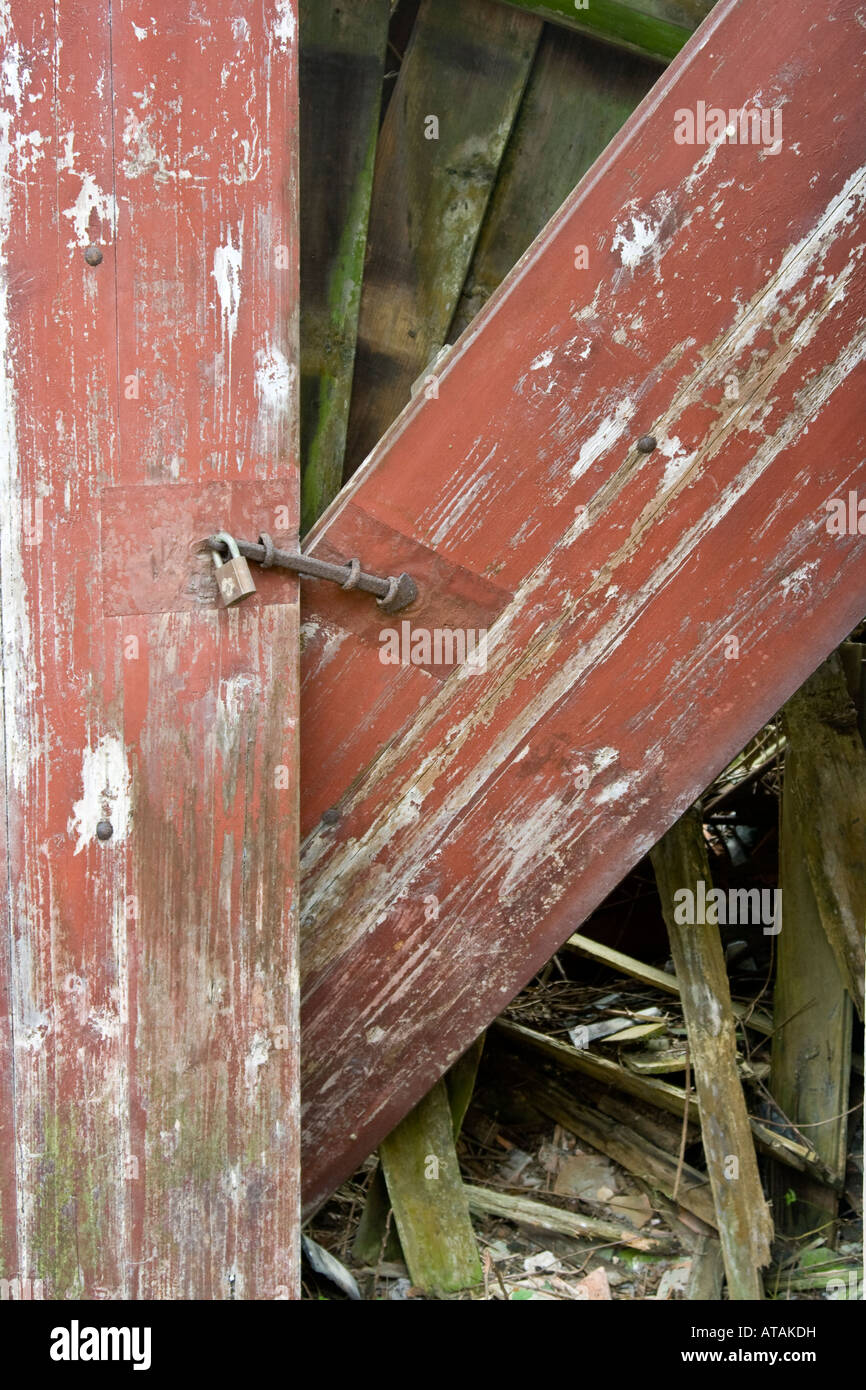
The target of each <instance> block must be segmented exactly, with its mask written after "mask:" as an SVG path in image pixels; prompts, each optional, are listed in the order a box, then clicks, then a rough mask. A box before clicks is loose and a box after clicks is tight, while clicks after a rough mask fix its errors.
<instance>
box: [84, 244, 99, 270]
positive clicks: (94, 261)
mask: <svg viewBox="0 0 866 1390" xmlns="http://www.w3.org/2000/svg"><path fill="white" fill-rule="evenodd" d="M84 259H85V260H86V262H87V264H88V265H99V262H100V261H101V260H102V252H101V251H100V249H99V247H98V246H93V245H91V246H86V247H85V248H84Z"/></svg>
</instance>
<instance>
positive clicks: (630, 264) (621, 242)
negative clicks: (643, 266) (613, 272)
mask: <svg viewBox="0 0 866 1390" xmlns="http://www.w3.org/2000/svg"><path fill="white" fill-rule="evenodd" d="M629 222H630V223H631V234H630V235H629V234H628V232H627V230H626V228H627V226H628V223H629ZM659 230H660V224H659V223H658V222H653V221H652V220H651V219H650V218H649V217H642V216H640V215H639V214H638V215H637V216H635V217H630V218H629V219H628V222H623V223H621V224H620V225H619V226H618V227H617V229H616V231H615V232H614V234H613V240H612V241H611V250H612V251H614V252H616V251H618V252H619V258H620V261H621V262H622V264H623V265H624V266H625V268H626V270H633V269H634V267H635V266H636V265H639V264H640V262H641V261H642V260H643V258H644V256H646V255H647V254H648V252H650V251H652V249H653V247H654V246H655V244H656V241H657V239H658V234H659Z"/></svg>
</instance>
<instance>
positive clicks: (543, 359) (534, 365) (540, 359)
mask: <svg viewBox="0 0 866 1390" xmlns="http://www.w3.org/2000/svg"><path fill="white" fill-rule="evenodd" d="M553 357H554V352H553V348H547V349H546V350H545V351H544V352H540V353H539V354H538V356H537V357H533V359H532V361H531V362H530V364H529V370H530V371H531V372H537V371H539V370H540V369H541V368H542V367H549V366H550V364H551V362H552V361H553Z"/></svg>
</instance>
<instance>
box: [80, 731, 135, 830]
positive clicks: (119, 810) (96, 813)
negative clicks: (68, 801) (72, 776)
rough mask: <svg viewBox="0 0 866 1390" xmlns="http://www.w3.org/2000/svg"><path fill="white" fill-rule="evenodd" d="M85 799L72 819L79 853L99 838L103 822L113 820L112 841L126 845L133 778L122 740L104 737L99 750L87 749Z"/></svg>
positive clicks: (83, 794) (82, 766) (84, 783)
mask: <svg viewBox="0 0 866 1390" xmlns="http://www.w3.org/2000/svg"><path fill="white" fill-rule="evenodd" d="M81 783H82V787H83V792H82V796H81V799H80V800H79V801H76V802H75V805H74V806H73V808H72V816H71V817H70V820H69V825H68V829H69V833H70V835H75V836H77V843H76V846H75V851H74V852H75V854H80V853H81V851H82V850H83V849H84V847H85V846H86V845H89V844H91V843H92V842H93V841H94V840H95V839H96V827H97V825H98V824H99V822H100V821H101V820H110V821H111V827H112V836H111V838H112V841H113V843H115V844H118V843H122V842H123V841H124V840H125V839H126V837H127V834H128V833H129V824H130V811H131V796H130V793H131V779H130V775H129V768H128V766H127V762H126V751H125V749H124V746H123V742H122V740H121V739H119V738H117V737H115V736H114V735H112V734H103V736H102V738H101V739H100V740H99V742H98V743H97V745H96V747H95V748H85V750H84V756H83V759H82V764H81Z"/></svg>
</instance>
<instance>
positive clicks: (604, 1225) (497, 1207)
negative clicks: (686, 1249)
mask: <svg viewBox="0 0 866 1390" xmlns="http://www.w3.org/2000/svg"><path fill="white" fill-rule="evenodd" d="M464 1191H465V1193H466V1197H467V1200H468V1202H469V1210H470V1211H474V1212H477V1213H478V1214H479V1215H481V1216H503V1217H505V1218H506V1220H508V1221H516V1222H518V1223H519V1224H521V1225H524V1226H531V1227H533V1229H535V1230H537V1231H545V1232H546V1233H547V1234H548V1235H556V1236H572V1237H574V1239H576V1240H603V1241H609V1242H611V1244H616V1245H629V1246H631V1247H632V1248H633V1249H636V1250H657V1251H663V1250H669V1249H671V1248H673V1247H674V1245H675V1242H674V1241H673V1240H671V1238H670V1237H669V1236H658V1235H655V1234H653V1233H652V1232H643V1231H640V1232H639V1231H636V1230H635V1229H634V1228H633V1227H630V1226H627V1225H625V1224H623V1225H621V1226H620V1225H617V1224H616V1223H615V1222H613V1221H604V1220H601V1219H600V1218H599V1217H595V1216H585V1215H584V1214H583V1213H582V1212H574V1211H564V1210H563V1209H562V1208H561V1207H554V1206H551V1205H549V1204H548V1203H546V1202H538V1201H534V1200H533V1199H532V1198H531V1197H518V1196H513V1195H512V1194H511V1193H508V1192H494V1191H492V1190H491V1189H490V1188H487V1187H476V1185H475V1184H474V1183H467V1184H466V1187H465V1189H464Z"/></svg>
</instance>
